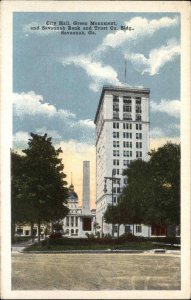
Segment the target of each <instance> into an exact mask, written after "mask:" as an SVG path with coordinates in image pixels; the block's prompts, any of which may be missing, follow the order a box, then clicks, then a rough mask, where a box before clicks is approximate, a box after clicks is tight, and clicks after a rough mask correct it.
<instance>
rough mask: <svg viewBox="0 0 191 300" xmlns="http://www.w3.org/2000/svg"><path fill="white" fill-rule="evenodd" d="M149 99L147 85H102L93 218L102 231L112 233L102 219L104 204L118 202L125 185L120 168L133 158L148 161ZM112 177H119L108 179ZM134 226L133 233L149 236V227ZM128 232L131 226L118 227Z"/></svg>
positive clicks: (121, 231) (98, 116) (124, 167)
mask: <svg viewBox="0 0 191 300" xmlns="http://www.w3.org/2000/svg"><path fill="white" fill-rule="evenodd" d="M149 98H150V90H149V89H147V88H128V87H117V86H104V87H103V89H102V93H101V97H100V101H99V104H98V108H97V112H96V116H95V121H94V122H95V124H96V184H97V186H96V190H97V195H96V220H97V222H98V223H99V224H100V227H101V231H102V232H103V233H110V234H111V230H112V227H111V225H108V224H106V223H105V222H104V218H103V215H104V212H105V211H106V209H107V206H108V205H109V204H112V202H113V205H115V204H116V203H117V197H118V195H119V193H120V190H121V188H122V187H123V186H124V185H126V184H128V182H127V181H128V178H127V177H126V176H123V170H124V169H126V168H128V165H129V164H130V163H131V161H133V160H135V159H143V160H148V151H149ZM112 176H113V177H116V178H118V180H115V181H113V180H111V179H110V178H107V177H112ZM112 182H113V193H112ZM104 187H105V188H104ZM106 188H107V190H106ZM112 194H113V197H112ZM135 226H136V228H135V233H137V234H138V235H148V227H146V226H143V225H140V224H137V225H135ZM114 227H115V226H114ZM122 227H123V228H122ZM130 231H132V225H126V226H121V229H120V234H122V233H124V232H130ZM133 231H134V229H133ZM114 232H116V228H114Z"/></svg>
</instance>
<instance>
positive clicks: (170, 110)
mask: <svg viewBox="0 0 191 300" xmlns="http://www.w3.org/2000/svg"><path fill="white" fill-rule="evenodd" d="M150 105H151V110H152V111H154V112H162V113H166V114H168V115H169V116H172V117H175V118H179V116H180V106H181V104H180V100H165V99H162V100H161V101H160V102H159V103H156V102H153V101H151V103H150Z"/></svg>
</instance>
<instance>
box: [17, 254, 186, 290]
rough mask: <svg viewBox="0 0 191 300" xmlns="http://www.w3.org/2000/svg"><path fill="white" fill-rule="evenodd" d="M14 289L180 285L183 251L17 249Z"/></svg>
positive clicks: (141, 288)
mask: <svg viewBox="0 0 191 300" xmlns="http://www.w3.org/2000/svg"><path fill="white" fill-rule="evenodd" d="M12 289H13V290H21V289H22V290H55V289H56V290H175V289H180V255H177V254H150V253H142V254H127V253H123V254H116V253H108V254H89V253H87V254H63V253H60V254H55V253H51V254H25V253H13V254H12Z"/></svg>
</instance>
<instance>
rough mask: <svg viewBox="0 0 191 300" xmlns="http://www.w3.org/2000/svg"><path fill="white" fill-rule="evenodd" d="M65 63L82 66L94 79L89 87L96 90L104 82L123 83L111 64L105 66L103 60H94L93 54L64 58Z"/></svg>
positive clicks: (63, 62)
mask: <svg viewBox="0 0 191 300" xmlns="http://www.w3.org/2000/svg"><path fill="white" fill-rule="evenodd" d="M62 64H63V65H72V64H73V65H75V66H78V67H81V68H82V69H83V70H84V71H85V72H86V74H87V75H88V76H89V77H90V78H91V79H92V83H91V84H90V86H89V88H90V89H91V90H93V91H94V92H97V91H98V90H99V87H100V86H101V85H102V84H103V82H104V83H106V82H107V83H109V84H113V85H121V83H120V81H119V80H118V78H117V76H118V75H117V72H116V71H115V70H114V69H113V68H112V67H111V66H109V65H106V66H104V65H103V63H102V62H101V61H94V60H93V59H92V57H91V56H87V57H85V56H83V55H80V56H70V57H67V58H66V59H64V60H62Z"/></svg>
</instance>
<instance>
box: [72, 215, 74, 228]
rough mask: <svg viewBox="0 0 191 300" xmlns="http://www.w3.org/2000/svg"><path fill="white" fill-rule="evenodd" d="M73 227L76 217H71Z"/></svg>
mask: <svg viewBox="0 0 191 300" xmlns="http://www.w3.org/2000/svg"><path fill="white" fill-rule="evenodd" d="M71 226H72V227H73V226H74V217H71Z"/></svg>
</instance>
